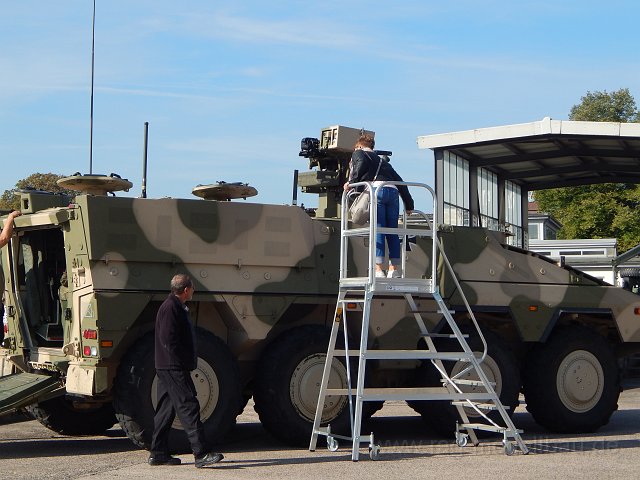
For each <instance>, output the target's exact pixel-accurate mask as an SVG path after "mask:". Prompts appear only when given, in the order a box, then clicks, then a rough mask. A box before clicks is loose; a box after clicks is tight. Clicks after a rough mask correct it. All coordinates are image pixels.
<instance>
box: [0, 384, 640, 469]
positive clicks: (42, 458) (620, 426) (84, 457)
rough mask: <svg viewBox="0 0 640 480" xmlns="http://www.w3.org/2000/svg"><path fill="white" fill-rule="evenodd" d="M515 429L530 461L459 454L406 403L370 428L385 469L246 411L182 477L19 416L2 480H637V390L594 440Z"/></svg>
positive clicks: (0, 446) (121, 442)
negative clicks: (282, 439)
mask: <svg viewBox="0 0 640 480" xmlns="http://www.w3.org/2000/svg"><path fill="white" fill-rule="evenodd" d="M514 420H515V422H516V424H517V425H518V427H520V428H523V429H525V436H524V438H525V441H526V443H527V445H528V446H529V448H530V450H531V453H530V454H529V455H526V456H525V455H521V454H515V455H513V456H511V457H508V456H506V455H504V453H503V450H502V448H501V445H500V442H499V441H498V440H484V441H482V443H481V445H480V446H479V447H465V448H459V447H457V446H456V445H455V444H454V443H453V442H452V441H450V440H442V439H439V438H438V437H436V436H435V435H434V434H432V433H430V432H429V431H428V430H427V429H426V428H425V426H424V424H423V422H422V421H421V419H420V418H419V417H418V416H416V415H415V414H414V413H413V411H412V410H411V409H409V408H408V407H406V406H405V405H404V403H403V402H395V403H388V404H385V407H384V408H383V409H382V410H381V411H380V412H378V413H377V414H376V415H375V417H374V418H373V419H372V420H371V422H370V423H369V424H368V426H369V428H370V429H371V430H373V431H374V432H375V434H376V438H377V439H378V441H379V443H380V444H381V446H382V452H381V457H380V460H378V461H371V460H370V459H369V458H368V455H367V453H366V450H365V449H363V450H362V452H363V453H362V455H361V460H360V461H359V462H352V461H351V460H350V458H351V457H350V450H347V449H346V448H344V447H345V446H344V445H343V446H342V447H343V448H341V449H340V450H339V451H338V452H335V453H331V452H329V451H327V450H326V449H324V448H323V449H320V448H319V449H318V450H317V451H316V452H309V451H307V450H305V449H297V450H296V449H289V448H287V447H284V446H283V445H281V444H280V443H278V442H277V441H276V440H274V439H273V438H272V437H271V436H269V435H268V434H267V433H266V432H265V431H264V430H263V428H262V427H261V425H260V423H259V422H258V419H257V415H256V414H255V412H254V411H253V409H252V408H251V406H248V407H247V409H246V410H245V413H243V414H242V415H241V416H240V417H239V419H238V425H237V427H236V428H235V430H234V431H233V433H232V434H231V435H230V438H229V439H228V441H227V442H226V443H225V445H223V446H221V447H220V449H221V450H222V451H223V452H224V453H225V455H226V458H225V460H224V461H223V462H222V463H220V464H218V465H217V466H214V467H212V468H209V469H206V470H205V469H201V470H196V469H195V468H194V466H193V457H192V456H190V455H182V456H181V458H182V460H183V462H185V463H184V464H183V465H181V466H179V467H150V466H149V465H147V463H146V460H147V453H146V452H144V451H140V450H137V449H135V448H134V447H133V445H132V444H131V443H130V442H129V440H128V439H127V438H126V437H125V436H124V434H123V433H122V431H121V430H120V429H119V428H117V427H114V428H113V429H112V430H110V431H109V432H108V435H106V436H100V437H84V438H77V437H76V438H69V437H63V436H61V435H57V434H55V433H53V432H51V431H49V430H47V429H46V428H44V427H42V426H41V425H40V424H39V423H37V422H35V421H32V420H28V419H24V418H21V417H18V416H10V417H0V478H1V479H11V480H22V479H45V478H55V479H85V480H97V479H125V478H126V479H130V478H136V479H154V480H158V479H164V478H172V480H180V479H192V478H194V477H196V476H197V478H216V479H219V478H220V479H225V478H226V479H231V478H233V479H240V478H241V479H262V480H264V479H265V478H268V479H269V480H276V479H284V478H287V479H307V478H314V477H315V478H322V479H323V480H324V479H341V480H345V479H351V478H363V479H364V478H366V479H375V478H385V479H388V480H394V479H414V478H415V479H418V478H420V479H430V478H439V479H442V478H446V477H447V476H452V477H451V478H461V477H462V478H473V479H474V480H475V479H489V478H491V479H495V478H509V479H531V478H540V479H554V478H558V479H581V480H584V479H591V478H598V479H599V480H602V479H608V478H616V479H620V478H638V475H639V473H638V472H640V384H638V385H636V386H635V388H630V389H628V390H626V391H625V392H624V393H623V394H622V396H621V399H620V410H619V411H618V412H616V413H615V414H614V415H613V417H612V420H611V422H610V423H609V425H607V426H606V427H604V428H602V429H601V430H600V431H599V432H597V433H596V434H591V435H552V434H549V433H546V432H545V431H544V430H542V429H541V428H540V427H538V426H537V425H536V424H535V423H534V422H533V420H532V418H531V417H530V415H529V414H528V413H526V410H524V409H523V408H520V409H519V410H518V411H517V412H516V414H515V416H514Z"/></svg>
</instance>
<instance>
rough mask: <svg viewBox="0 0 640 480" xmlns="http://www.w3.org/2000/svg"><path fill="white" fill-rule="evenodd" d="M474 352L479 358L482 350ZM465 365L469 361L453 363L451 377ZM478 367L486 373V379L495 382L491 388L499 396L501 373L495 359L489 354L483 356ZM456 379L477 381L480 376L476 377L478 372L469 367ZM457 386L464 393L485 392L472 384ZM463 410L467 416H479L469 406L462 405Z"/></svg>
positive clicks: (482, 388) (465, 366)
mask: <svg viewBox="0 0 640 480" xmlns="http://www.w3.org/2000/svg"><path fill="white" fill-rule="evenodd" d="M474 354H475V356H476V358H480V357H481V355H482V352H474ZM467 367H469V362H456V363H455V364H454V365H453V368H452V369H451V376H452V377H453V376H455V375H457V374H458V373H460V372H461V371H462V370H464V369H465V368H467ZM480 367H481V368H482V371H483V372H484V374H485V375H486V377H487V379H488V380H489V381H490V382H492V383H494V384H495V386H494V387H493V390H494V391H495V392H496V394H497V395H498V397H499V396H500V393H502V374H501V373H500V367H499V366H498V364H497V363H496V361H495V360H494V359H493V358H491V357H490V356H489V355H487V356H486V357H485V359H484V361H483V362H482V363H481V364H480ZM458 379H460V380H476V381H477V380H480V377H478V374H477V373H476V371H475V370H474V369H471V370H469V371H467V372H466V373H465V374H463V375H461V376H460V377H458ZM459 388H460V390H462V391H463V392H464V393H484V392H485V389H484V387H480V386H474V385H460V387H459ZM464 411H465V413H466V414H467V416H468V417H478V416H479V414H478V412H477V411H476V410H474V409H473V408H471V407H464Z"/></svg>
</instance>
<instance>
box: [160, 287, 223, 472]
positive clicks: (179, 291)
mask: <svg viewBox="0 0 640 480" xmlns="http://www.w3.org/2000/svg"><path fill="white" fill-rule="evenodd" d="M193 291H194V289H193V282H192V281H191V278H189V276H188V275H185V274H178V275H176V276H174V277H173V278H172V279H171V294H169V297H167V299H166V300H165V301H164V302H163V303H162V305H160V309H159V310H158V314H157V315H156V345H155V363H156V373H157V375H158V405H157V407H156V415H155V417H154V430H153V439H152V441H151V452H150V456H149V465H180V463H181V462H180V459H179V458H177V457H172V456H171V455H170V453H169V444H168V437H169V431H170V430H171V425H172V423H173V421H174V419H175V417H176V414H177V415H178V418H179V419H180V423H182V427H183V428H184V431H185V432H186V434H187V437H188V438H189V442H190V443H191V449H192V450H193V455H194V456H195V465H196V467H197V468H200V467H204V466H207V465H211V464H214V463H217V462H219V461H220V460H222V459H223V458H224V457H223V455H222V454H221V453H215V452H210V451H209V446H208V444H207V441H206V438H205V435H204V429H203V427H202V422H201V421H200V404H199V403H198V399H197V398H196V387H195V386H194V384H193V380H192V379H191V374H190V372H191V371H192V370H195V369H196V365H197V360H198V354H197V352H196V339H195V329H194V328H193V324H192V323H191V320H190V319H189V309H188V308H187V306H186V305H185V303H186V302H188V301H189V300H191V298H192V297H193Z"/></svg>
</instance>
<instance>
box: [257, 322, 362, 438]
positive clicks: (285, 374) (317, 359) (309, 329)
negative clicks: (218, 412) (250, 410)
mask: <svg viewBox="0 0 640 480" xmlns="http://www.w3.org/2000/svg"><path fill="white" fill-rule="evenodd" d="M329 336H330V330H329V329H328V328H325V327H323V326H320V325H304V326H301V327H296V328H293V329H291V330H287V331H286V332H284V333H282V334H281V335H280V336H279V337H278V338H276V339H275V340H274V341H273V342H272V343H271V344H269V345H268V346H267V348H265V351H264V352H263V354H262V357H261V359H260V362H259V367H258V370H257V372H256V376H255V379H254V392H253V398H254V401H255V407H254V408H255V410H256V412H257V413H258V416H259V417H260V421H261V422H262V425H263V426H264V427H265V429H266V430H267V431H268V432H269V433H271V435H273V436H274V437H275V438H277V439H278V440H280V441H282V442H284V443H286V444H288V445H293V446H308V445H309V440H310V438H311V429H312V428H313V417H314V415H315V405H316V400H315V399H317V396H318V392H319V390H320V382H321V379H322V366H324V362H325V359H326V353H327V346H328V344H329ZM340 337H341V335H339V337H338V338H340ZM338 344H339V342H338ZM350 347H351V348H355V347H353V346H350ZM338 348H340V344H339V345H338ZM334 361H339V362H340V363H341V364H342V365H343V367H342V369H340V370H339V371H338V370H334V371H333V372H332V375H331V377H330V381H335V379H340V376H339V375H340V374H344V375H346V368H345V367H344V362H343V359H342V358H340V359H338V358H336V359H334ZM306 362H309V363H306ZM310 364H312V365H313V367H312V368H313V369H314V370H313V372H314V373H313V374H311V373H310V374H309V376H308V377H307V376H305V375H304V373H305V372H311V371H312V370H311V367H310V368H309V370H305V368H306V367H307V366H309V365H310ZM351 366H352V368H351V375H352V376H351V382H352V386H353V388H354V389H355V382H356V381H357V377H356V376H355V375H356V373H355V372H357V359H352V362H351ZM338 368H340V367H338ZM336 372H340V373H338V374H336ZM298 374H300V375H298ZM344 375H342V380H344ZM296 378H301V379H307V380H311V381H312V382H311V383H312V384H313V386H312V387H311V388H309V386H307V388H306V389H305V390H304V392H301V391H300V390H302V388H301V389H298V391H295V390H296V389H295V388H294V387H292V385H291V384H292V382H294V385H295V379H296ZM316 386H317V388H316ZM342 386H343V387H344V388H346V384H343V385H342ZM309 392H312V393H311V394H310V393H309ZM303 394H304V399H305V400H304V401H302V400H301V401H299V403H300V405H296V404H295V403H296V400H294V398H296V397H297V398H301V397H302V395H303ZM292 397H294V398H292ZM367 403H368V402H365V403H364V407H365V408H366V407H367ZM333 408H334V410H335V411H334V412H333V413H334V415H333V416H332V417H331V418H325V419H323V425H325V424H326V423H329V424H330V425H331V430H332V431H333V432H335V433H342V434H346V433H348V432H349V428H350V427H349V425H350V420H349V404H348V399H347V397H345V396H342V397H337V399H336V403H335V406H334V407H333ZM354 408H355V405H354ZM365 408H363V418H366V417H367V416H370V415H371V414H372V413H371V410H370V409H368V410H367V411H364V410H365Z"/></svg>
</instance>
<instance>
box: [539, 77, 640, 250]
mask: <svg viewBox="0 0 640 480" xmlns="http://www.w3.org/2000/svg"><path fill="white" fill-rule="evenodd" d="M569 119H570V120H583V121H593V122H625V123H626V122H640V113H639V112H638V109H637V107H636V102H635V99H634V98H633V96H632V95H631V94H630V93H629V89H628V88H622V89H620V90H617V91H615V92H611V93H608V92H606V91H604V92H587V94H586V95H585V96H584V97H582V98H581V102H580V103H579V104H578V105H574V106H573V107H572V108H571V113H570V115H569ZM534 198H535V200H536V201H537V202H538V205H539V207H540V210H542V211H544V212H547V213H549V214H551V215H553V216H554V217H555V218H557V219H558V220H559V221H560V223H562V224H563V227H562V229H561V230H560V232H558V237H559V238H614V237H615V238H617V239H618V250H619V252H624V251H625V250H628V249H630V248H632V247H634V246H636V245H637V244H638V243H640V215H639V214H638V208H639V207H640V186H639V185H633V184H624V183H616V184H600V185H584V186H580V187H567V188H555V189H550V190H539V191H536V192H535V193H534Z"/></svg>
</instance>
